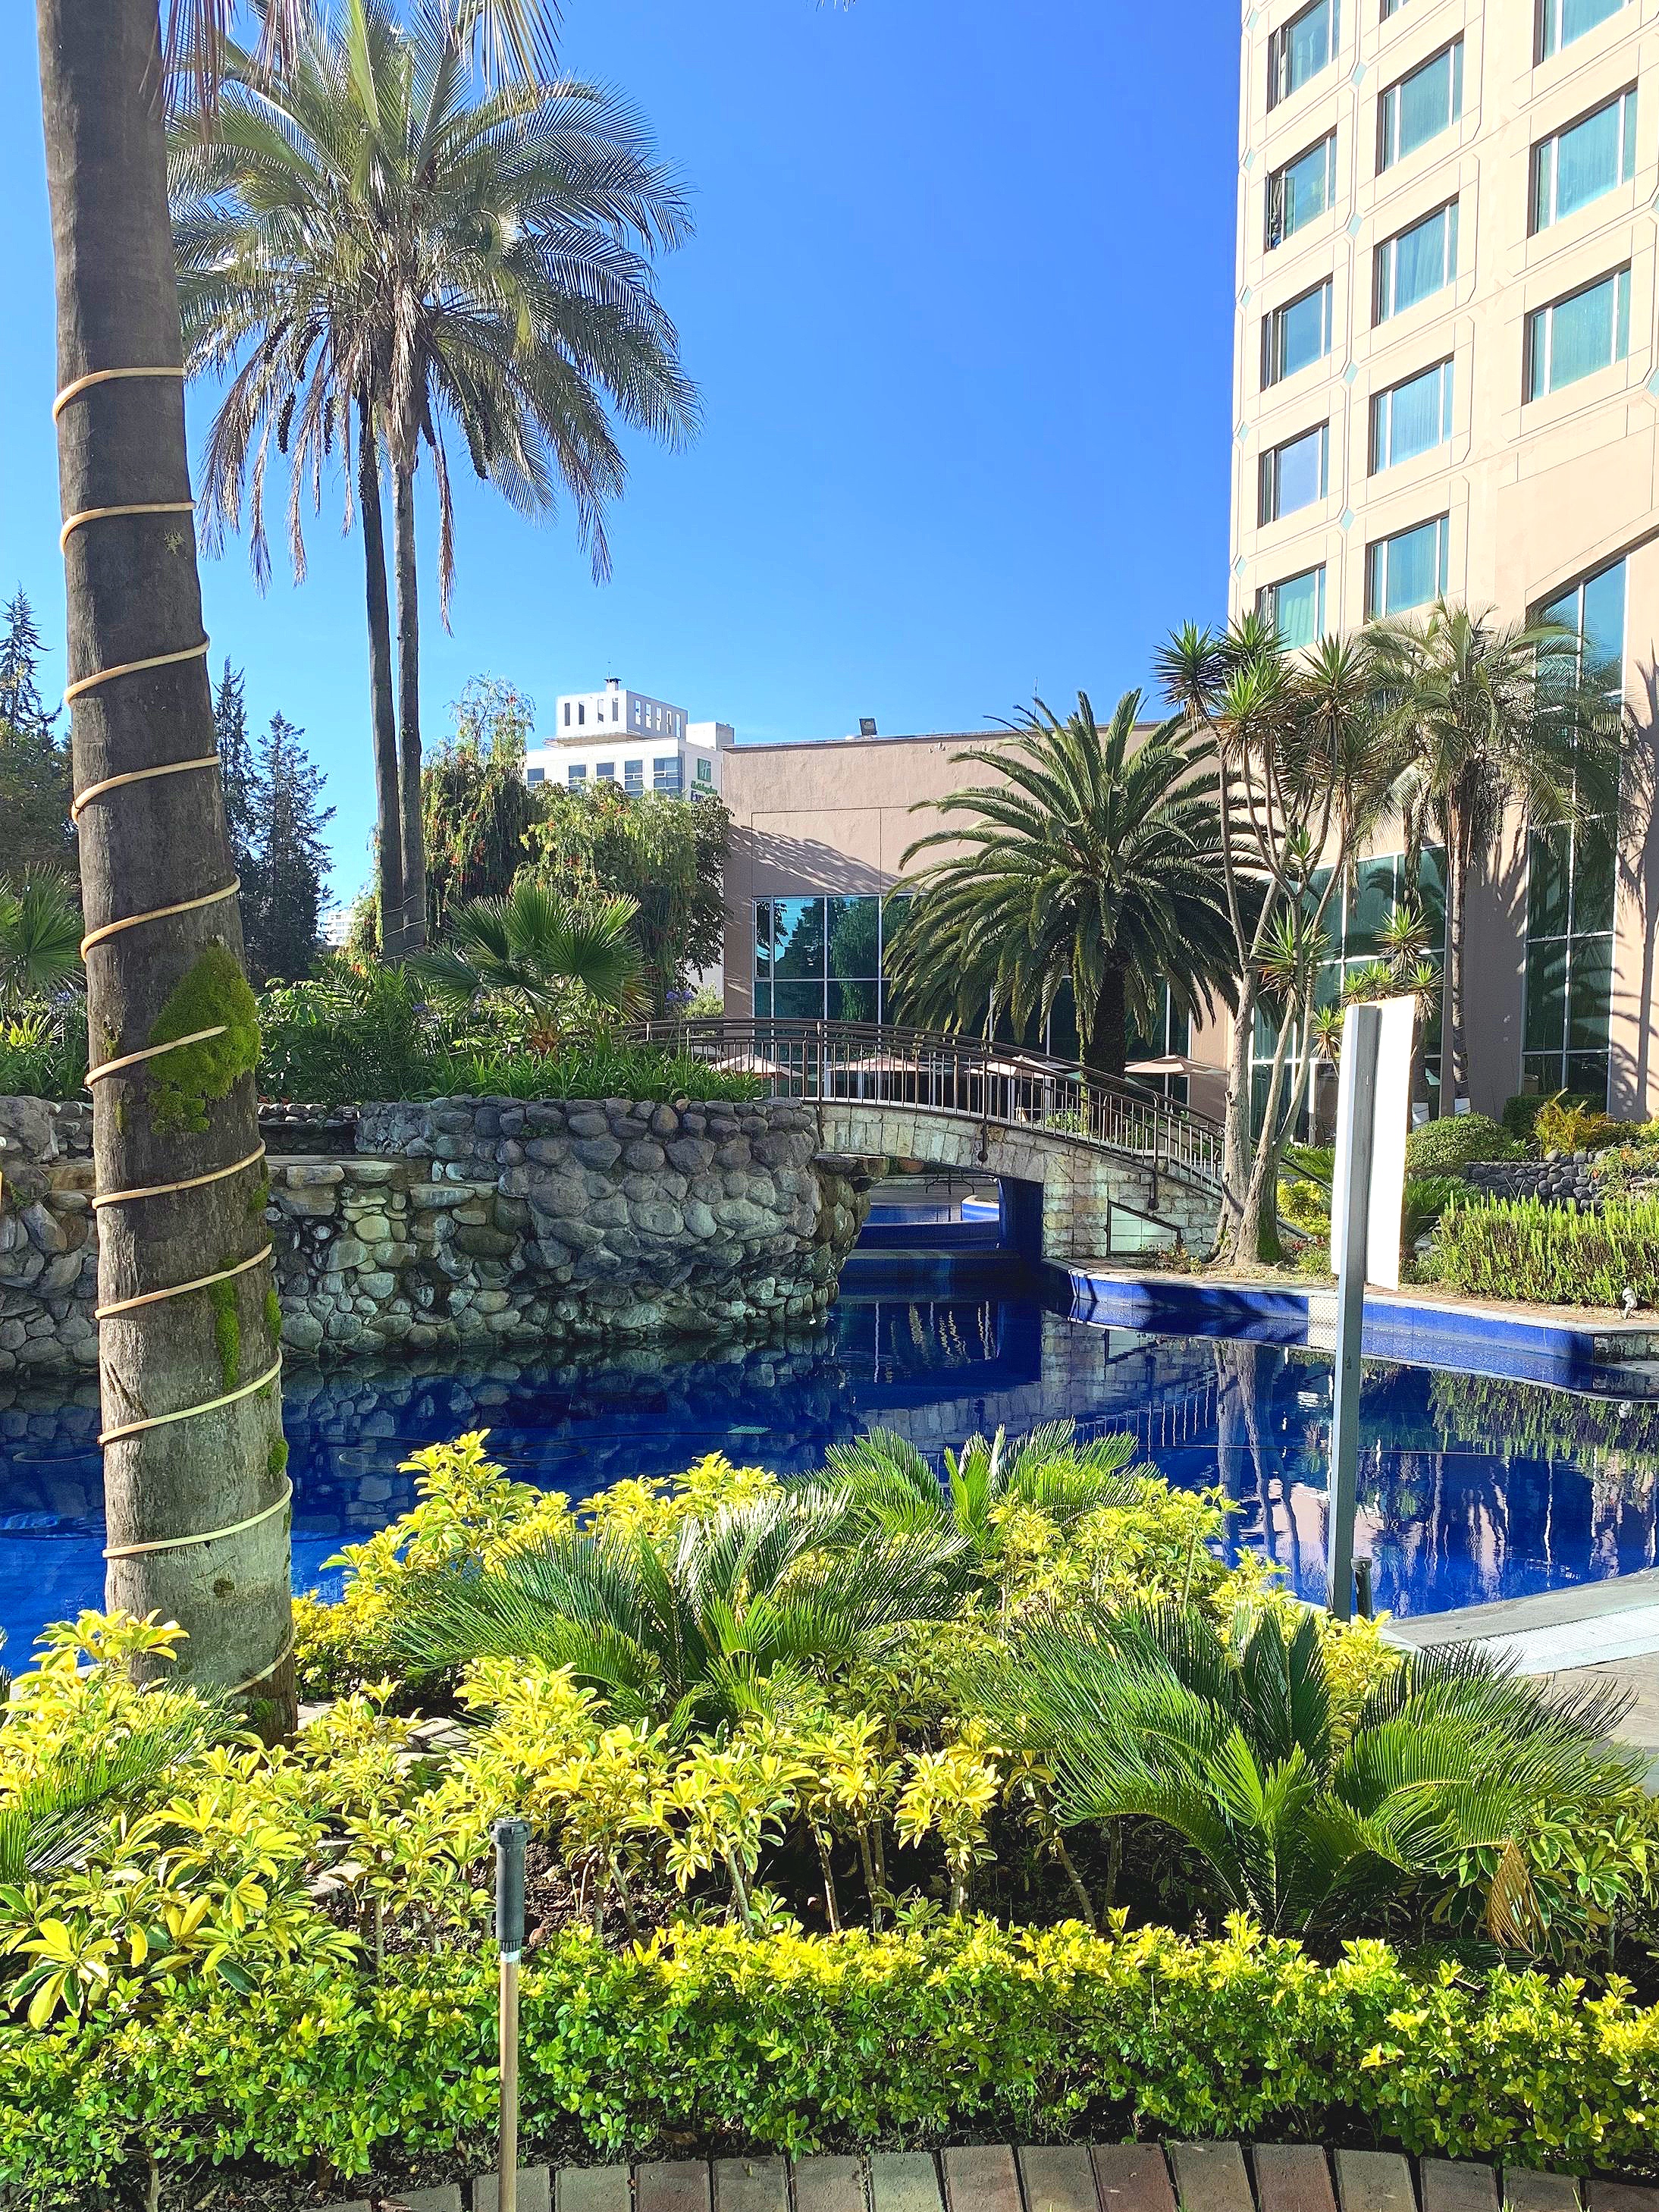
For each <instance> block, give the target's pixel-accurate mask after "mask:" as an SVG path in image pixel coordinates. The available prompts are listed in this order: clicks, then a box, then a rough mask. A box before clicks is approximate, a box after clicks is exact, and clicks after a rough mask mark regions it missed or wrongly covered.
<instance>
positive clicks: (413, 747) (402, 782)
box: [392, 437, 426, 952]
mask: <svg viewBox="0 0 1659 2212" xmlns="http://www.w3.org/2000/svg"><path fill="white" fill-rule="evenodd" d="M392 534H393V537H394V538H395V540H396V544H397V563H398V736H399V744H400V757H399V760H398V805H399V811H400V812H401V814H402V817H403V869H404V931H403V942H402V945H400V947H399V950H400V951H404V952H418V951H420V950H421V947H422V945H424V944H425V943H426V848H425V845H424V843H423V842H422V833H421V614H420V599H419V592H418V589H417V586H416V574H415V456H414V441H413V438H412V437H411V438H410V440H409V441H408V449H407V453H406V456H405V455H398V456H395V457H394V459H393V462H392Z"/></svg>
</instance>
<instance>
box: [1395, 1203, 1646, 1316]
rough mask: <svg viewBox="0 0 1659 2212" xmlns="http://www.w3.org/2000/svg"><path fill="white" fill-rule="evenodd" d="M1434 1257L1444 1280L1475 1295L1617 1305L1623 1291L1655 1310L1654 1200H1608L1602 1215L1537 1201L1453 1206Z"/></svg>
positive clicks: (1445, 1217) (1442, 1222) (1442, 1225)
mask: <svg viewBox="0 0 1659 2212" xmlns="http://www.w3.org/2000/svg"><path fill="white" fill-rule="evenodd" d="M1435 1253H1436V1257H1437V1261H1438V1263H1439V1267H1440V1271H1441V1279H1442V1280H1443V1281H1444V1282H1447V1283H1449V1284H1450V1285H1452V1286H1453V1287H1454V1288H1455V1289H1456V1290H1460V1291H1471V1292H1473V1293H1474V1294H1475V1295H1476V1296H1478V1297H1500V1298H1526V1299H1529V1300H1530V1301H1532V1303H1534V1304H1538V1305H1583V1306H1617V1305H1619V1304H1621V1303H1622V1301H1623V1297H1624V1293H1625V1291H1626V1287H1627V1286H1628V1287H1629V1288H1630V1289H1631V1290H1633V1291H1635V1293H1636V1297H1637V1302H1638V1304H1641V1305H1644V1306H1651V1305H1659V1198H1643V1199H1631V1200H1610V1201H1609V1202H1608V1203H1607V1205H1606V1206H1604V1207H1603V1208H1602V1210H1601V1212H1600V1213H1581V1212H1578V1211H1577V1209H1576V1208H1574V1207H1571V1206H1546V1205H1545V1204H1544V1203H1543V1202H1542V1201H1541V1200H1539V1199H1535V1198H1515V1199H1490V1200H1478V1201H1471V1202H1469V1203H1467V1204H1455V1205H1452V1206H1448V1208H1447V1209H1446V1211H1445V1212H1444V1213H1443V1214H1442V1216H1441V1217H1440V1227H1439V1231H1438V1232H1437V1237H1436V1239H1435Z"/></svg>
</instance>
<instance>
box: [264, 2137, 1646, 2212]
mask: <svg viewBox="0 0 1659 2212" xmlns="http://www.w3.org/2000/svg"><path fill="white" fill-rule="evenodd" d="M496 2197H497V2189H496V2181H495V2175H494V2174H489V2175H484V2176H481V2177H480V2178H479V2179H477V2180H475V2181H473V2182H471V2183H469V2184H467V2185H462V2184H460V2183H459V2182H448V2183H445V2184H444V2185H441V2186H440V2187H438V2188H428V2189H411V2190H405V2191H403V2192H402V2193H401V2194H400V2195H398V2196H395V2197H377V2198H374V2199H373V2200H369V2199H366V2198H362V2197H359V2198H356V2199H354V2200H353V2201H351V2202H350V2203H343V2204H335V2205H331V2206H329V2207H326V2208H325V2212H497V2203H496ZM307 2203H311V2204H314V2199H313V2200H307ZM519 2204H520V2212H1659V2187H1649V2186H1646V2185H1640V2184H1637V2183H1632V2182H1621V2181H1614V2180H1609V2179H1603V2178H1601V2177H1600V2176H1596V2177H1593V2178H1592V2179H1589V2180H1588V2181H1577V2180H1575V2179H1573V2178H1572V2177H1571V2175H1568V2174H1559V2173H1539V2172H1532V2171H1531V2170H1529V2169H1528V2168H1527V2167H1524V2166H1504V2167H1498V2166H1486V2165H1483V2164H1480V2162H1478V2161H1476V2160H1464V2159H1445V2158H1425V2159H1417V2160H1413V2159H1408V2158H1406V2157H1403V2156H1402V2155H1401V2154H1400V2153H1399V2152H1397V2151H1374V2150H1338V2151H1325V2150H1322V2149H1321V2148H1319V2147H1318V2146H1317V2145H1316V2144H1310V2143H1253V2144H1244V2143H1237V2142H1196V2143H1185V2142H1170V2143H1142V2142H1133V2143H1095V2144H1092V2145H1089V2146H1085V2145H1083V2144H1081V2143H1067V2144H1060V2145H1050V2146H1048V2147H1044V2146H1041V2145H1036V2144H1024V2143H1022V2144H1020V2145H1018V2146H1015V2145H1012V2144H1008V2143H979V2144H974V2145H971V2146H963V2147H961V2148H953V2149H950V2150H944V2151H940V2152H939V2153H938V2154H934V2153H933V2152H931V2151H874V2152H872V2153H871V2154H869V2155H868V2156H867V2157H864V2158H845V2157H842V2158H803V2159H783V2158H765V2157H755V2158H717V2159H714V2160H705V2159H671V2160H655V2161H653V2162H650V2163H648V2164H646V2165H641V2166H634V2167H632V2168H629V2167H628V2166H560V2167H559V2168H557V2169H556V2170H554V2169H551V2168H550V2167H548V2166H532V2167H526V2168H525V2169H523V2170H521V2172H520V2177H519ZM296 2212H297V2206H296Z"/></svg>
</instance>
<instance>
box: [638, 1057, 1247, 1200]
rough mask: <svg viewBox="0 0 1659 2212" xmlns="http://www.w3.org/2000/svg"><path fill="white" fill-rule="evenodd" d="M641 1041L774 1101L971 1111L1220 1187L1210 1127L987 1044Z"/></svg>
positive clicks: (1167, 1106) (1101, 1079) (1125, 1085)
mask: <svg viewBox="0 0 1659 2212" xmlns="http://www.w3.org/2000/svg"><path fill="white" fill-rule="evenodd" d="M634 1034H635V1036H638V1037H640V1038H641V1040H642V1041H644V1042H650V1043H653V1044H659V1045H662V1046H664V1047H665V1048H667V1049H669V1050H671V1051H675V1052H684V1053H689V1054H692V1055H694V1056H695V1057H696V1059H698V1060H707V1061H708V1063H709V1064H710V1065H711V1066H716V1067H722V1068H726V1069H729V1070H730V1071H731V1072H732V1073H734V1074H746V1075H756V1076H758V1077H760V1078H761V1079H762V1080H763V1081H764V1082H767V1083H769V1084H770V1085H771V1086H772V1090H773V1092H774V1094H775V1095H777V1096H781V1097H791V1098H805V1099H815V1100H821V1101H826V1102H827V1101H831V1100H862V1101H867V1102H869V1103H872V1104H878V1105H904V1106H913V1107H921V1108H922V1109H931V1110H932V1111H933V1112H935V1113H949V1114H968V1115H972V1116H973V1117H974V1119H975V1121H990V1122H994V1123H997V1124H1000V1125H1001V1126H1003V1127H1012V1128H1035V1129H1044V1130H1048V1131H1049V1132H1051V1133H1053V1134H1054V1135H1056V1136H1060V1137H1071V1138H1074V1139H1077V1140H1078V1141H1079V1142H1080V1143H1084V1144H1091V1145H1099V1146H1103V1147H1104V1148H1105V1149H1106V1150H1107V1151H1109V1152H1119V1153H1122V1154H1124V1155H1126V1156H1127V1157H1128V1158H1132V1159H1135V1160H1139V1161H1142V1162H1144V1163H1145V1164H1146V1165H1147V1166H1149V1167H1152V1168H1154V1169H1156V1170H1158V1171H1160V1172H1167V1173H1169V1174H1171V1175H1174V1176H1179V1177H1182V1178H1183V1179H1185V1180H1186V1181H1188V1182H1196V1183H1200V1184H1202V1185H1204V1186H1206V1188H1212V1189H1219V1188H1220V1186H1221V1127H1220V1124H1219V1123H1218V1122H1215V1121H1210V1120H1208V1119H1207V1118H1206V1116H1205V1115H1201V1114H1195V1113H1194V1112H1193V1110H1192V1109H1191V1108H1190V1107H1186V1106H1177V1105H1175V1104H1172V1103H1170V1101H1169V1100H1167V1099H1164V1098H1160V1097H1158V1096H1157V1095H1156V1094H1155V1093H1152V1092H1149V1091H1142V1090H1139V1089H1138V1088H1137V1087H1136V1085H1133V1083H1130V1082H1127V1081H1125V1080H1121V1079H1115V1078H1114V1077H1112V1076H1109V1075H1102V1074H1098V1073H1096V1072H1094V1071H1093V1070H1091V1069H1089V1068H1085V1067H1079V1066H1075V1065H1074V1064H1073V1063H1072V1062H1069V1061H1066V1060H1050V1059H1048V1058H1046V1057H1044V1056H1042V1055H1040V1054H1034V1053H1025V1052H1019V1051H1017V1050H1012V1049H1009V1048H1006V1047H1004V1046H1002V1045H999V1044H994V1043H989V1044H987V1042H985V1040H984V1039H983V1038H975V1037H969V1036H944V1035H939V1034H936V1033H935V1032H934V1031H933V1030H911V1029H893V1028H889V1027H887V1026H885V1025H883V1026H880V1027H878V1026H877V1025H876V1024H865V1023H860V1022H791V1021H775V1020H756V1021H726V1020H717V1021H693V1022H674V1021H659V1022H647V1023H646V1024H644V1025H643V1027H642V1028H641V1029H639V1030H635V1032H634Z"/></svg>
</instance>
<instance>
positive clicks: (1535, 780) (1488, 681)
mask: <svg viewBox="0 0 1659 2212" xmlns="http://www.w3.org/2000/svg"><path fill="white" fill-rule="evenodd" d="M1372 641H1373V649H1374V652H1375V653H1376V659H1377V663H1378V666H1379V671H1380V672H1381V676H1382V679H1383V685H1384V690H1385V694H1386V698H1387V702H1388V711H1389V718H1390V720H1391V722H1392V725H1393V727H1394V729H1395V732H1397V734H1398V735H1399V736H1400V737H1401V738H1403V739H1404V741H1405V742H1406V743H1407V745H1408V746H1409V748H1410V750H1411V754H1412V775H1413V793H1412V796H1411V799H1410V802H1409V806H1408V811H1407V834H1408V839H1409V842H1410V844H1411V847H1412V849H1413V851H1415V850H1416V849H1417V848H1419V847H1420V846H1421V844H1422V842H1423V841H1424V837H1425V833H1429V832H1432V833H1433V834H1434V835H1435V836H1437V837H1438V838H1439V839H1440V841H1441V842H1442V844H1443V847H1444V850H1445V877H1446V953H1445V960H1444V963H1443V969H1442V982H1441V989H1442V1001H1441V1022H1440V1035H1441V1069H1440V1111H1441V1113H1442V1114H1451V1113H1454V1112H1455V1110H1456V1105H1457V1101H1458V1099H1459V1098H1460V1097H1467V1096H1468V1079H1469V1067H1468V1037H1467V1029H1466V1023H1465V1015H1464V1006H1465V994H1466V988H1467V985H1466V979H1465V975H1464V961H1465V957H1466V954H1467V929H1468V890H1469V884H1470V883H1471V881H1472V880H1473V879H1474V877H1475V875H1476V874H1477V873H1478V872H1480V871H1481V870H1482V869H1484V868H1486V867H1489V866H1491V865H1492V861H1493V860H1494V859H1495V857H1496V854H1497V851H1498V833H1499V830H1500V829H1501V828H1502V824H1503V820H1504V812H1505V810H1506V809H1507V808H1508V806H1509V805H1510V804H1511V803H1512V802H1514V801H1518V802H1519V803H1520V804H1521V805H1523V806H1524V807H1525V809H1526V812H1527V818H1528V823H1530V825H1531V826H1532V827H1533V828H1534V829H1559V828H1563V827H1565V826H1569V825H1572V826H1577V827H1582V826H1583V825H1584V824H1585V823H1589V822H1590V821H1592V820H1594V819H1595V817H1606V816H1608V815H1611V814H1612V813H1613V811H1614V810H1615V809H1616V806H1617V804H1618V793H1619V734H1620V713H1619V708H1618V706H1617V704H1616V702H1615V699H1612V698H1610V697H1609V695H1608V691H1607V688H1606V685H1605V680H1603V681H1602V682H1600V683H1598V681H1597V678H1598V677H1601V678H1603V679H1604V678H1605V671H1583V670H1581V666H1580V659H1581V641H1580V640H1579V638H1578V635H1577V632H1576V631H1575V630H1572V629H1567V628H1565V627H1564V626H1563V625H1562V624H1560V623H1547V622H1541V623H1509V624H1498V623H1494V622H1493V620H1492V616H1491V614H1490V612H1488V613H1486V614H1472V613H1471V612H1470V611H1469V610H1468V608H1467V607H1464V606H1458V605H1452V604H1449V602H1448V601H1446V600H1444V599H1437V600H1436V602H1435V603H1434V605H1432V606H1431V608H1430V610H1429V611H1428V613H1427V614H1426V615H1425V616H1424V617H1421V619H1418V618H1415V617H1401V618H1399V619H1398V620H1395V621H1393V622H1387V623H1378V624H1377V625H1376V627H1375V629H1374V630H1373V633H1372Z"/></svg>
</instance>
